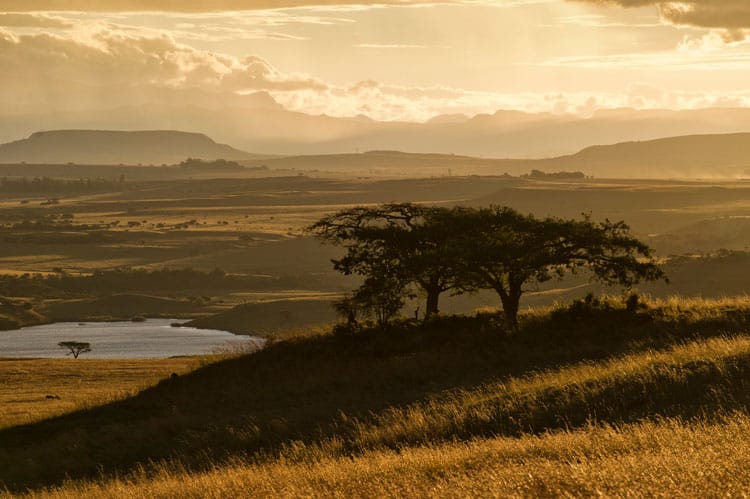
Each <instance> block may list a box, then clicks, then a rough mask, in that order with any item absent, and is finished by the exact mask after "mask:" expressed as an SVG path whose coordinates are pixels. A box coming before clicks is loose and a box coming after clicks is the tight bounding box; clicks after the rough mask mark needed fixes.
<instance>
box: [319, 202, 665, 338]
mask: <svg viewBox="0 0 750 499" xmlns="http://www.w3.org/2000/svg"><path fill="white" fill-rule="evenodd" d="M309 229H310V230H311V231H312V232H314V233H316V234H317V235H318V236H319V237H321V238H323V239H325V240H327V241H331V242H333V243H335V244H339V245H341V246H343V247H344V248H345V249H346V254H345V255H344V256H343V257H342V258H339V259H334V260H333V263H334V268H335V269H336V270H339V271H341V272H342V273H344V274H347V275H351V274H357V275H361V276H363V277H364V278H365V281H364V284H363V286H362V287H361V288H360V289H359V290H358V291H357V292H356V293H355V294H354V296H353V297H352V299H353V300H355V301H356V302H358V303H359V304H360V305H362V308H364V309H366V310H370V311H372V312H374V311H375V310H378V311H377V312H374V313H375V315H376V316H377V317H378V321H379V323H381V326H383V323H384V322H387V320H388V319H389V318H390V317H391V316H392V315H395V313H397V312H398V310H399V308H400V306H402V305H403V301H404V299H405V297H406V296H408V293H409V290H408V288H409V286H411V285H416V286H417V287H418V288H419V289H420V290H421V291H422V292H423V293H424V295H425V296H426V298H427V307H426V314H425V317H426V318H427V317H430V316H431V315H433V314H436V313H437V312H438V300H439V297H440V294H441V293H443V292H445V291H449V290H452V291H454V292H456V293H461V292H465V291H473V290H477V289H492V290H494V291H495V292H497V294H498V295H499V296H500V301H501V303H502V307H503V312H504V313H505V317H506V321H507V323H508V325H509V326H510V327H511V329H515V328H517V325H518V310H519V304H520V300H521V296H522V295H523V293H524V292H525V291H527V288H526V286H528V285H529V284H530V283H537V284H538V283H541V282H545V281H548V280H549V279H552V278H553V277H555V276H557V277H562V276H563V275H564V274H565V273H566V272H576V271H577V270H579V269H581V268H587V269H589V270H590V271H591V272H592V275H593V277H594V278H596V279H598V280H600V281H602V282H605V283H608V284H619V285H622V286H626V287H630V286H632V285H633V284H635V283H637V282H639V281H640V280H658V279H663V278H664V274H663V272H662V271H661V270H660V269H659V267H658V266H657V265H656V262H655V261H654V259H653V258H652V256H651V248H649V247H648V246H647V245H646V244H644V243H642V242H640V241H639V240H637V239H636V238H634V237H633V236H631V235H630V229H629V227H628V226H627V225H626V224H625V223H624V222H610V221H609V220H606V221H605V222H601V223H594V222H592V221H591V219H590V218H589V217H586V216H584V218H583V219H582V220H564V219H558V218H546V219H537V218H535V217H534V216H532V215H522V214H521V213H519V212H517V211H515V210H513V209H511V208H507V207H497V206H491V207H488V208H468V207H456V208H452V209H448V208H437V207H425V206H420V205H414V204H411V203H401V204H387V205H381V206H378V207H374V208H370V207H357V208H352V209H349V210H344V211H341V212H338V213H336V214H333V215H329V216H327V217H324V218H323V219H321V220H320V221H318V222H317V223H315V224H313V225H312V226H311V227H310V228H309Z"/></svg>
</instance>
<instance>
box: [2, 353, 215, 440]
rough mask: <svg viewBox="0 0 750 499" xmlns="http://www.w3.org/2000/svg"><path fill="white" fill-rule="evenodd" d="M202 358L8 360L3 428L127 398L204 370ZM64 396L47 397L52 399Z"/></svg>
mask: <svg viewBox="0 0 750 499" xmlns="http://www.w3.org/2000/svg"><path fill="white" fill-rule="evenodd" d="M201 362H202V361H201V359H200V358H197V357H178V358H172V359H137V360H136V359H126V360H118V359H114V360H113V359H107V360H94V359H68V358H66V359H2V358H0V407H2V410H1V411H0V428H7V427H10V426H16V425H20V424H26V423H32V422H35V421H41V420H43V419H47V418H50V417H53V416H58V415H60V414H64V413H68V412H73V411H76V410H79V409H84V408H87V407H94V406H97V405H102V404H105V403H107V402H111V401H113V400H119V399H124V398H126V397H129V396H131V395H133V394H135V393H136V392H138V391H139V390H142V389H144V388H146V387H148V386H151V385H154V384H156V383H157V382H158V381H159V380H162V379H164V378H167V377H169V376H170V374H171V373H173V372H174V373H177V374H183V373H186V372H188V371H192V370H194V369H196V368H197V367H199V366H200V364H201ZM48 395H49V396H53V397H59V399H58V398H49V399H48V398H47V396H48Z"/></svg>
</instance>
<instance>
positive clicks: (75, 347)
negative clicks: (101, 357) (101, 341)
mask: <svg viewBox="0 0 750 499" xmlns="http://www.w3.org/2000/svg"><path fill="white" fill-rule="evenodd" d="M57 346H59V347H60V348H67V349H68V350H69V351H68V353H66V354H65V355H72V356H73V358H74V359H77V358H78V356H79V355H81V354H82V353H88V352H90V351H91V344H90V343H85V342H81V341H61V342H60V343H58V344H57Z"/></svg>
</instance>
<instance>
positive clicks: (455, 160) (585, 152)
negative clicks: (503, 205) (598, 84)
mask: <svg viewBox="0 0 750 499" xmlns="http://www.w3.org/2000/svg"><path fill="white" fill-rule="evenodd" d="M243 163H244V164H246V165H248V166H257V165H260V164H263V165H266V166H268V167H270V168H275V169H295V170H307V171H312V170H323V171H333V172H349V173H359V174H373V173H374V174H377V173H386V174H410V175H414V174H422V175H436V174H437V175H451V174H453V175H467V174H482V175H490V174H494V175H502V174H504V173H508V174H511V175H520V174H526V173H529V172H530V171H532V170H540V171H543V172H548V173H551V172H559V171H582V172H584V173H586V174H587V175H590V176H594V177H603V178H706V177H708V178H711V177H713V178H742V177H746V176H750V133H735V134H716V135H687V136H679V137H668V138H662V139H656V140H649V141H640V142H621V143H617V144H612V145H597V146H591V147H587V148H585V149H582V150H581V151H579V152H577V153H575V154H572V155H567V156H558V157H555V158H548V159H547V158H545V159H493V158H477V157H471V156H459V155H451V154H416V153H404V152H399V151H368V152H365V153H359V154H328V155H307V156H289V157H278V158H271V159H264V160H262V161H253V160H250V161H245V162H243Z"/></svg>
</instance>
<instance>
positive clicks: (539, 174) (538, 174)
mask: <svg viewBox="0 0 750 499" xmlns="http://www.w3.org/2000/svg"><path fill="white" fill-rule="evenodd" d="M521 177H522V178H549V179H566V178H569V179H585V178H586V174H585V173H583V172H565V171H562V172H550V173H547V172H543V171H541V170H531V173H525V174H523V175H521Z"/></svg>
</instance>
